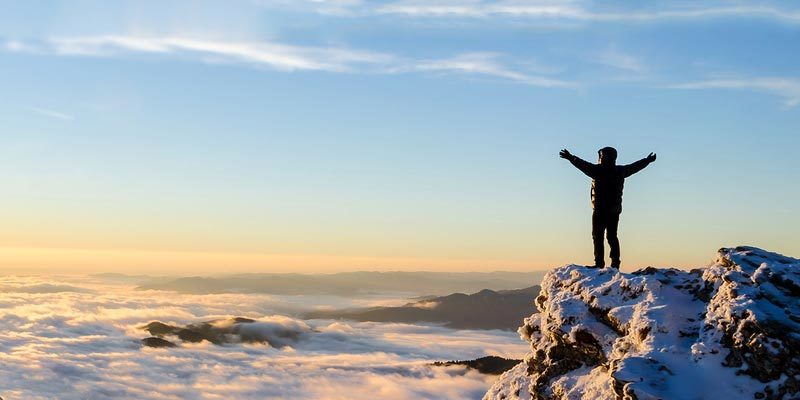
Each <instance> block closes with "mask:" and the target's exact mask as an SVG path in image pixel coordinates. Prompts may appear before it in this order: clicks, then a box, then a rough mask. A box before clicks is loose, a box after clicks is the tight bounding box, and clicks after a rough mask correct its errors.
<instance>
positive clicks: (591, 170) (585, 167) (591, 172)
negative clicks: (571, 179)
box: [558, 149, 597, 179]
mask: <svg viewBox="0 0 800 400" xmlns="http://www.w3.org/2000/svg"><path fill="white" fill-rule="evenodd" d="M558 155H559V156H561V158H564V159H566V160H569V162H570V163H572V165H574V166H575V168H577V169H579V170H581V172H583V173H584V174H586V176H588V177H590V178H592V179H594V177H595V170H596V169H597V165H595V164H592V163H590V162H588V161H586V160H583V159H581V158H580V157H578V156H575V155H573V154H572V153H570V152H569V150H567V149H564V150H561V151H560V152H559V153H558Z"/></svg>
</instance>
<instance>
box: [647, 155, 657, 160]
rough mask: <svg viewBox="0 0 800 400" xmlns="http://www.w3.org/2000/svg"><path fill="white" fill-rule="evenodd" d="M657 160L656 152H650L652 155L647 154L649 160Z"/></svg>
mask: <svg viewBox="0 0 800 400" xmlns="http://www.w3.org/2000/svg"><path fill="white" fill-rule="evenodd" d="M655 160H656V153H650V155H648V156H647V161H650V162H653V161H655Z"/></svg>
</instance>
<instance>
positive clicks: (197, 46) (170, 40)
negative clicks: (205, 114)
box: [46, 36, 392, 72]
mask: <svg viewBox="0 0 800 400" xmlns="http://www.w3.org/2000/svg"><path fill="white" fill-rule="evenodd" d="M46 45H48V46H49V47H50V49H51V50H52V51H53V52H55V53H56V54H60V55H91V56H110V55H115V54H120V53H126V52H131V53H156V54H180V53H184V54H186V55H191V54H195V55H201V56H202V55H205V56H215V57H217V58H216V59H215V61H221V60H222V61H232V62H235V61H238V62H247V63H253V64H258V65H264V66H268V67H272V68H275V69H280V70H288V71H293V70H313V71H331V72H346V71H351V70H353V68H354V66H355V65H359V64H362V65H369V64H372V65H382V64H385V63H388V62H390V61H391V59H392V56H390V55H387V54H382V53H376V52H369V51H362V50H353V49H347V48H325V47H306V46H292V45H285V44H279V43H270V42H231V41H212V40H200V39H192V38H183V37H137V36H90V37H75V38H53V39H50V40H48V41H47V42H46Z"/></svg>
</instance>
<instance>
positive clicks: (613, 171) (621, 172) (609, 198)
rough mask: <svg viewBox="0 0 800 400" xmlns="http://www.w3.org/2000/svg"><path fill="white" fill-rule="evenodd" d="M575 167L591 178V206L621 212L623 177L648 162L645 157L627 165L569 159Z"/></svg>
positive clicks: (637, 170) (603, 210)
mask: <svg viewBox="0 0 800 400" xmlns="http://www.w3.org/2000/svg"><path fill="white" fill-rule="evenodd" d="M569 162H571V163H572V165H574V166H575V167H576V168H578V169H579V170H581V171H582V172H583V173H584V174H586V175H587V176H589V177H590V178H592V208H593V209H594V210H596V211H600V212H613V213H617V214H619V213H621V212H622V187H623V186H624V185H625V178H627V177H629V176H631V175H633V174H635V173H637V172H639V171H641V170H642V169H643V168H644V167H646V166H648V165H649V164H650V161H648V160H647V158H643V159H641V160H639V161H636V162H635V163H633V164H628V165H603V164H592V163H590V162H588V161H586V160H583V159H581V158H580V157H576V156H572V158H571V159H570V160H569Z"/></svg>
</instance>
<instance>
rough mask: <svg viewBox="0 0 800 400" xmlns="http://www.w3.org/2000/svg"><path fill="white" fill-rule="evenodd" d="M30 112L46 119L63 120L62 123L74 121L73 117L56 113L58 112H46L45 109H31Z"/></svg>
mask: <svg viewBox="0 0 800 400" xmlns="http://www.w3.org/2000/svg"><path fill="white" fill-rule="evenodd" d="M31 110H33V111H34V112H35V113H38V114H41V115H44V116H46V117H50V118H56V119H60V120H64V121H71V120H73V119H75V117H73V116H72V115H69V114H65V113H62V112H58V111H53V110H48V109H46V108H39V107H33V108H31Z"/></svg>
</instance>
